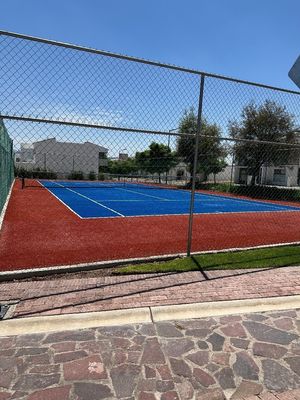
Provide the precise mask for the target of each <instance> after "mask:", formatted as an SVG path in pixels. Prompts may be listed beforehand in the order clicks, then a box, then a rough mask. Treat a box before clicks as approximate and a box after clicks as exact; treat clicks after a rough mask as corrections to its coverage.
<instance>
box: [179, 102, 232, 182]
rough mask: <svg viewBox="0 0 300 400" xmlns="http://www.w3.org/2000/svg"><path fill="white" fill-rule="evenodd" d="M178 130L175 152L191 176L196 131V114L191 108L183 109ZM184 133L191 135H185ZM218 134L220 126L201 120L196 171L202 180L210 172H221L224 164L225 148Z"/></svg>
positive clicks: (219, 133)
mask: <svg viewBox="0 0 300 400" xmlns="http://www.w3.org/2000/svg"><path fill="white" fill-rule="evenodd" d="M179 132H181V133H182V135H180V136H179V138H178V140H177V154H178V155H179V156H181V157H183V159H184V161H185V163H186V164H187V165H188V169H189V171H190V173H191V176H192V175H193V169H194V156H195V145H196V132H197V115H196V114H195V111H194V109H193V108H190V109H189V110H187V111H185V113H184V115H183V117H182V119H181V121H180V123H179ZM184 133H188V134H192V135H193V136H187V135H184ZM220 136H221V132H220V128H219V127H218V126H217V125H216V124H209V123H208V122H207V121H206V120H205V119H203V120H202V126H201V137H200V140H199V148H198V162H197V169H196V172H197V173H202V174H203V180H206V179H207V176H208V175H209V174H211V173H213V174H214V175H215V174H217V173H219V172H221V171H222V170H223V169H224V168H225V166H226V162H225V157H226V150H225V147H224V146H222V143H221V140H220Z"/></svg>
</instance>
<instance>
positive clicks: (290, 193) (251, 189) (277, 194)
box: [230, 185, 300, 201]
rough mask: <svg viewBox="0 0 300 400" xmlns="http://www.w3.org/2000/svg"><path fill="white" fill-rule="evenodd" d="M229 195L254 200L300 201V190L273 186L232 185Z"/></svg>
mask: <svg viewBox="0 0 300 400" xmlns="http://www.w3.org/2000/svg"><path fill="white" fill-rule="evenodd" d="M230 193H234V194H237V195H240V196H248V197H252V198H256V199H265V200H286V201H300V190H298V189H288V188H278V187H273V186H246V185H233V186H232V187H231V188H230Z"/></svg>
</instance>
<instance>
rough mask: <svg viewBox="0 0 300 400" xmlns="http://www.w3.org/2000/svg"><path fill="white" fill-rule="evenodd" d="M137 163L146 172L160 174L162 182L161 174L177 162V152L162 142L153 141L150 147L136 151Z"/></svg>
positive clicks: (159, 177)
mask: <svg viewBox="0 0 300 400" xmlns="http://www.w3.org/2000/svg"><path fill="white" fill-rule="evenodd" d="M135 158H136V164H137V166H138V168H139V169H140V170H142V171H144V172H149V173H151V174H158V179H159V183H160V182H161V174H162V173H163V172H166V173H168V171H169V170H170V169H171V168H173V167H174V166H175V165H176V164H177V156H176V153H175V152H172V151H171V149H170V148H169V147H168V146H166V145H164V144H162V143H156V142H152V143H151V144H150V146H149V149H147V150H145V151H143V152H140V153H139V152H138V153H136V156H135Z"/></svg>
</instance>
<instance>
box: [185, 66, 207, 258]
mask: <svg viewBox="0 0 300 400" xmlns="http://www.w3.org/2000/svg"><path fill="white" fill-rule="evenodd" d="M204 80H205V75H204V74H202V75H201V80H200V94H199V103H198V116H197V131H196V142H195V153H194V163H193V175H192V192H191V200H190V212H189V227H188V240H187V252H186V253H187V256H188V257H189V256H190V255H191V247H192V237H193V217H194V203H195V186H196V172H197V163H198V149H199V139H200V134H201V128H202V106H203V93H204Z"/></svg>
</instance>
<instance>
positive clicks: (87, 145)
mask: <svg viewBox="0 0 300 400" xmlns="http://www.w3.org/2000/svg"><path fill="white" fill-rule="evenodd" d="M107 152H108V149H106V148H105V147H102V146H99V145H97V144H94V143H91V142H84V143H72V142H58V141H57V140H56V139H55V138H50V139H45V140H41V141H38V142H34V143H33V144H32V145H31V144H22V145H21V149H20V150H19V151H18V152H17V153H16V156H15V161H16V166H22V167H26V163H28V165H27V169H32V168H35V169H36V168H39V169H41V170H45V171H53V172H57V173H64V174H69V173H71V172H72V171H81V172H83V173H84V174H88V173H89V172H91V171H93V172H95V173H98V171H99V166H105V165H107Z"/></svg>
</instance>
